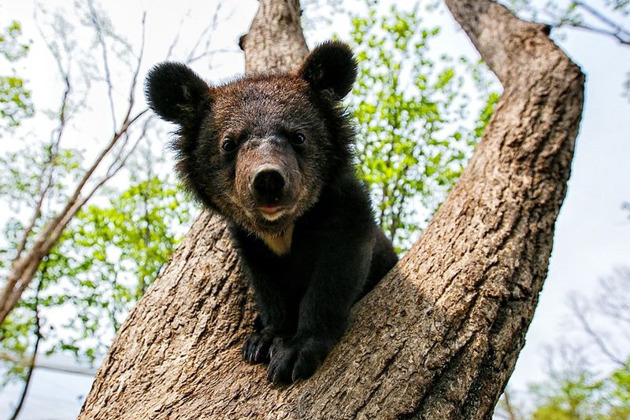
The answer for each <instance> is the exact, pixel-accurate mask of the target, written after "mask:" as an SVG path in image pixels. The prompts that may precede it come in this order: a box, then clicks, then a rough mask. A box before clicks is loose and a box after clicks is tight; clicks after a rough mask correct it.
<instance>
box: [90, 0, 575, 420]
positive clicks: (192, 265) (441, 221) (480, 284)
mask: <svg viewBox="0 0 630 420" xmlns="http://www.w3.org/2000/svg"><path fill="white" fill-rule="evenodd" d="M260 3H261V4H260V10H259V14H258V15H257V17H256V19H255V20H254V23H253V24H252V29H251V31H250V34H249V35H248V36H247V37H245V39H244V43H243V45H244V48H245V51H246V57H247V60H248V71H259V70H260V69H261V68H290V67H293V65H288V64H286V61H284V60H285V58H286V57H288V56H291V57H293V58H291V62H292V63H293V62H294V61H295V60H297V59H298V58H299V56H300V54H296V55H292V54H294V53H295V52H296V51H300V49H301V48H303V44H302V40H303V38H301V37H296V38H295V39H293V38H291V39H293V40H292V41H291V45H292V47H291V48H290V49H288V50H287V53H286V56H285V51H284V50H283V49H284V48H287V47H286V45H287V44H281V43H277V44H273V43H269V42H268V41H263V40H259V39H257V40H256V41H254V34H256V33H264V31H272V33H271V34H268V35H265V37H266V38H265V39H272V40H278V39H283V38H282V37H283V36H286V37H288V38H289V37H290V36H289V34H293V33H295V32H296V31H298V32H299V23H298V22H297V21H296V19H297V17H296V16H297V8H298V7H297V6H298V5H297V2H296V1H288V0H285V1H275V2H274V1H271V0H266V1H265V0H261V2H260ZM447 4H448V6H449V8H450V9H451V10H452V12H453V14H454V16H455V17H456V19H458V21H459V22H460V23H461V24H462V27H463V28H464V30H465V31H466V32H467V33H468V34H469V36H470V37H471V39H472V41H473V42H474V43H475V45H476V46H477V48H478V49H479V51H480V52H481V54H482V56H483V57H484V58H485V59H486V61H487V62H488V64H489V65H490V66H491V68H492V69H493V70H494V71H495V72H496V73H497V75H498V76H499V78H500V80H501V81H502V82H503V84H504V88H505V89H504V95H503V97H502V99H501V101H500V103H499V105H498V107H497V110H496V113H495V115H494V117H493V118H492V120H491V122H490V124H489V125H488V128H487V132H486V134H485V135H484V138H483V140H482V142H481V143H480V144H479V146H478V149H477V151H476V153H475V155H474V156H473V158H472V159H471V161H470V163H469V165H468V167H467V169H466V171H465V172H464V174H463V175H462V178H461V180H460V181H459V183H458V184H457V185H456V187H455V188H454V189H453V191H452V193H451V194H450V196H449V197H448V199H447V200H446V201H445V203H444V204H443V205H442V206H441V208H440V209H439V211H438V212H437V214H436V216H435V217H434V219H433V221H432V222H431V223H430V225H429V226H428V228H427V229H426V230H425V232H424V233H423V235H422V237H421V239H420V240H419V241H418V243H416V244H415V245H414V246H413V247H412V249H411V250H410V251H409V253H408V254H407V255H406V256H405V258H404V259H403V260H401V261H400V263H399V264H398V265H397V266H396V267H395V268H394V269H393V270H392V272H391V273H390V274H389V275H388V276H387V277H386V278H385V279H384V280H383V281H382V282H381V283H380V284H379V285H378V286H377V288H376V289H375V290H374V291H373V292H372V293H370V294H369V295H368V296H367V297H366V298H365V299H363V300H362V301H361V302H359V304H357V305H356V307H355V310H354V312H353V319H352V325H351V328H350V331H349V332H348V333H347V334H346V336H345V337H344V338H343V340H342V341H341V342H340V343H339V344H338V345H337V346H336V347H335V349H334V350H333V352H332V353H331V354H330V356H329V357H328V359H327V360H326V363H325V364H324V366H323V367H322V368H321V370H320V371H319V372H318V373H317V374H316V375H315V376H314V377H313V378H311V379H309V380H307V381H305V382H302V383H298V384H295V385H293V386H290V387H288V388H274V387H272V386H270V385H269V384H268V383H267V381H266V375H265V367H264V366H260V365H259V366H251V365H248V364H246V363H244V362H243V361H242V358H241V350H240V349H241V345H242V342H243V339H244V337H245V334H246V332H247V331H248V329H249V328H250V327H251V324H252V318H253V309H252V305H251V300H249V299H248V296H247V292H246V290H247V288H246V286H245V284H244V282H243V280H242V279H241V278H240V276H239V272H238V271H239V270H238V269H237V263H236V261H237V258H236V254H235V252H234V251H233V250H232V249H231V248H230V245H229V239H228V238H227V236H226V230H225V226H224V224H223V222H221V221H220V220H219V219H218V217H216V216H211V215H209V214H207V213H204V214H202V215H201V217H200V218H199V219H198V220H197V222H196V223H195V225H194V226H193V228H192V229H191V232H190V233H189V235H188V237H187V238H186V240H185V241H184V243H183V244H182V246H181V247H180V249H179V250H178V251H177V253H176V255H175V257H174V258H173V260H172V261H171V263H170V264H169V266H168V267H167V269H166V270H165V272H164V274H163V275H162V276H161V278H160V279H158V281H157V282H156V283H155V284H154V285H153V286H152V287H151V288H150V290H149V291H148V292H147V294H146V295H145V297H144V298H143V299H142V301H141V302H140V303H139V304H138V306H137V307H136V308H135V310H134V311H132V314H131V315H130V317H129V319H128V320H127V321H126V322H125V324H124V325H123V326H122V328H121V330H120V332H119V335H118V337H117V338H116V340H115V342H114V344H113V345H112V347H111V349H110V353H109V356H108V357H107V359H106V360H105V362H104V364H103V366H102V367H101V369H100V371H99V373H98V375H97V377H96V380H95V382H94V387H93V389H92V391H91V392H90V395H89V396H88V399H87V401H86V403H85V405H84V407H83V411H82V414H81V416H80V418H81V419H97V418H118V419H143V418H151V419H169V418H177V419H193V418H194V419H198V418H228V419H236V418H238V419H246V418H251V419H289V418H290V419H296V418H300V419H374V418H383V419H390V418H398V419H412V418H423V419H487V418H489V417H490V415H491V413H492V411H493V408H494V405H495V403H496V401H497V399H498V397H499V395H500V393H501V392H502V390H503V387H504V385H505V383H506V382H507V379H508V378H509V376H510V374H511V372H512V369H513V367H514V364H515V361H516V358H517V356H518V353H519V351H520V349H521V348H522V346H523V344H524V335H525V332H526V329H527V327H528V325H529V323H530V321H531V318H532V315H533V311H534V308H535V306H536V303H537V300H538V293H539V292H540V290H541V287H542V284H543V281H544V278H545V276H546V273H547V262H548V259H549V254H550V251H551V244H552V237H553V228H554V223H555V220H556V217H557V214H558V210H559V208H560V205H561V203H562V200H563V198H564V195H565V191H566V182H567V179H568V177H569V173H570V163H571V158H572V154H573V146H574V140H575V136H576V134H577V129H578V124H579V119H580V115H581V111H582V99H583V76H582V74H581V73H580V71H579V69H578V68H577V67H576V66H575V65H574V64H572V63H571V61H570V60H569V59H568V58H567V57H566V56H565V55H564V54H563V53H562V52H561V51H560V50H559V49H558V48H557V47H556V46H555V45H553V43H552V42H551V41H550V40H549V39H548V37H547V35H546V34H545V32H544V30H543V27H541V26H540V25H536V24H531V23H526V22H522V21H520V20H518V19H516V18H515V17H514V16H513V15H511V14H510V13H509V12H508V11H507V10H506V9H505V8H503V7H502V6H499V5H497V4H495V3H492V2H490V1H483V0H460V1H457V0H450V1H448V0H447ZM272 7H273V8H279V9H282V10H274V12H273V13H272V12H271V11H270V10H271V9H266V8H272ZM274 16H276V17H277V16H290V18H283V19H282V20H271V21H269V20H265V19H272V17H274ZM260 26H264V31H262V32H257V31H259V30H260ZM274 28H275V29H274ZM273 31H281V32H282V33H276V32H273ZM288 38H287V39H288ZM269 49H271V50H269ZM256 52H259V53H260V54H262V55H263V56H262V57H258V58H256V59H254V56H255V53H256ZM302 55H303V54H302ZM252 60H255V61H256V62H255V63H252V62H251V61H252ZM261 63H263V64H261ZM272 63H280V64H279V65H277V67H274V66H272V65H271V64H272ZM283 63H284V64H283ZM261 65H262V66H263V67H261Z"/></svg>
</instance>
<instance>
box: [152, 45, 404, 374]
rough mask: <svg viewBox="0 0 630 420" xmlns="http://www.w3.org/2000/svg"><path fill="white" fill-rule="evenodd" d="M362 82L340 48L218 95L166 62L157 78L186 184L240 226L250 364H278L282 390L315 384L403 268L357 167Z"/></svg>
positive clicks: (273, 370)
mask: <svg viewBox="0 0 630 420" xmlns="http://www.w3.org/2000/svg"><path fill="white" fill-rule="evenodd" d="M355 76H356V63H355V61H354V59H353V57H352V53H351V51H350V50H349V49H348V47H347V46H345V45H344V44H341V43H335V42H331V43H326V44H324V45H322V46H320V47H319V48H317V49H316V50H314V51H313V53H311V54H310V55H309V56H308V57H307V59H306V60H305V62H304V63H303V65H302V66H301V68H300V69H299V70H298V71H296V72H295V73H293V74H281V75H262V76H256V77H246V78H242V79H239V80H236V81H233V82H231V83H228V84H226V85H223V86H218V87H210V86H207V85H206V84H205V83H204V82H203V81H202V80H201V79H200V78H199V77H198V76H197V75H195V74H194V73H193V72H192V71H191V70H190V69H188V68H187V67H185V66H183V65H181V64H174V63H165V64H162V65H160V66H158V67H156V68H155V69H153V70H152V71H151V73H150V74H149V76H148V79H147V97H148V99H149V103H150V104H151V107H152V108H153V109H154V110H155V111H156V112H157V113H158V114H159V115H160V116H162V117H163V118H164V119H166V120H169V121H172V122H174V123H176V124H178V125H179V132H178V135H179V136H178V138H177V140H176V141H175V142H174V144H173V148H174V150H175V151H176V152H177V158H178V163H177V169H178V172H179V174H180V176H181V178H182V179H183V180H184V181H185V184H186V186H187V188H188V189H190V190H191V191H192V192H194V193H195V195H196V197H198V198H199V199H200V200H201V202H202V203H203V204H204V205H205V206H206V207H208V208H210V209H213V210H215V211H217V212H218V213H220V214H221V215H223V216H224V217H225V218H226V219H227V220H228V221H229V222H230V226H231V232H232V236H233V238H234V241H235V244H236V246H237V247H238V249H239V251H240V254H241V257H242V261H243V266H244V269H245V271H246V273H247V274H248V277H249V280H250V282H251V285H252V286H253V288H254V292H255V296H256V302H257V306H258V310H259V313H260V321H261V324H262V325H260V328H259V329H258V330H257V331H256V332H254V333H252V334H251V335H250V337H249V338H248V340H247V341H246V343H245V345H244V347H243V354H244V357H245V359H246V360H248V361H249V362H252V363H258V362H269V368H268V376H269V379H270V380H271V381H273V382H279V383H286V382H291V381H295V380H298V379H300V378H306V377H308V376H310V375H311V374H313V372H315V370H316V369H317V367H318V366H319V365H320V364H321V363H322V362H323V360H324V358H325V357H326V355H327V354H328V352H329V351H330V348H331V347H332V346H333V345H334V343H336V342H337V341H338V340H339V338H340V337H341V335H342V334H343V332H344V331H345V329H346V326H347V319H348V314H349V310H350V307H351V305H352V303H353V302H355V301H356V300H357V299H358V298H360V297H361V296H362V295H363V294H364V293H366V292H367V291H368V290H370V289H371V288H372V286H373V285H374V284H375V283H376V282H377V281H378V280H379V279H380V278H381V277H382V276H383V275H384V274H385V273H386V272H387V271H388V270H389V269H390V268H391V267H392V266H393V265H394V264H395V262H396V255H395V253H394V251H393V249H392V247H391V244H390V243H389V242H388V241H387V240H386V239H385V236H384V235H383V233H382V232H381V231H380V230H379V229H378V228H377V227H376V225H375V223H374V219H373V216H372V212H371V206H370V201H369V197H368V195H367V192H366V190H365V188H364V187H363V186H362V185H361V184H360V183H359V181H358V180H357V179H356V176H355V175H354V168H353V167H352V153H351V144H352V141H353V132H352V129H351V127H350V124H349V120H348V116H347V114H346V113H345V111H344V109H343V107H342V105H341V103H340V100H341V99H342V98H343V97H344V96H346V95H347V94H348V93H349V91H350V90H351V88H352V83H353V82H354V78H355Z"/></svg>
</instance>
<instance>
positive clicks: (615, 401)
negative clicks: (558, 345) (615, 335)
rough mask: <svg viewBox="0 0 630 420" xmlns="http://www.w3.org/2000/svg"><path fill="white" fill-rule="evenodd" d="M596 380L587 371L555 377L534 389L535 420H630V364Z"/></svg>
mask: <svg viewBox="0 0 630 420" xmlns="http://www.w3.org/2000/svg"><path fill="white" fill-rule="evenodd" d="M628 362H629V363H627V364H626V366H623V367H620V368H618V369H617V370H614V371H613V372H611V373H610V374H609V375H606V376H604V377H603V378H599V379H598V378H597V376H596V375H594V374H593V373H592V372H590V371H588V370H587V369H580V370H576V371H565V372H562V373H558V374H553V375H552V376H551V378H550V379H549V380H548V381H546V382H542V383H539V384H536V385H534V386H533V387H532V392H533V394H534V395H535V396H536V400H537V404H536V405H537V408H536V409H535V411H534V412H533V414H532V419H533V420H591V419H592V420H627V419H628V418H630V360H629V361H628Z"/></svg>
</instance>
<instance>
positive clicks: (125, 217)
mask: <svg viewBox="0 0 630 420" xmlns="http://www.w3.org/2000/svg"><path fill="white" fill-rule="evenodd" d="M189 210H190V208H189V206H188V205H187V203H186V199H185V198H184V197H183V195H182V192H181V189H179V188H177V187H176V186H174V185H173V184H171V183H170V180H169V179H168V178H162V177H158V176H152V177H151V178H149V179H148V180H144V181H139V182H136V183H134V184H132V185H131V186H130V187H129V188H128V189H127V190H125V191H124V192H123V193H122V194H120V195H119V196H116V197H112V198H110V199H109V200H108V203H107V204H106V205H90V206H88V207H87V208H84V209H83V210H81V211H80V212H79V214H78V215H77V217H76V219H75V221H73V223H72V225H71V226H70V227H69V229H67V230H66V231H65V232H64V234H63V237H62V239H61V241H60V242H59V244H58V246H57V247H56V248H55V249H54V251H53V252H52V253H51V254H50V256H49V257H48V259H47V261H46V262H45V264H46V265H47V269H46V275H47V276H48V277H49V278H47V279H46V281H47V282H56V285H57V287H62V289H64V290H72V293H61V294H59V293H57V291H56V290H54V289H48V291H49V293H48V294H47V293H42V297H41V298H40V299H42V301H44V302H49V303H51V304H53V305H66V306H67V307H68V306H69V307H70V308H71V311H72V312H73V313H74V314H75V315H76V316H74V317H69V318H68V319H69V320H68V323H67V324H66V325H65V327H66V328H67V329H68V331H72V334H67V333H66V335H67V337H61V338H60V340H59V341H58V343H57V344H56V346H54V347H53V349H59V350H65V351H71V352H73V353H75V354H82V355H83V356H85V357H87V359H89V360H93V359H94V358H95V357H99V356H103V355H104V353H105V351H106V350H107V347H108V346H109V343H110V342H111V339H112V338H113V336H114V334H115V332H116V331H117V330H118V328H120V325H121V323H122V321H123V320H124V318H125V317H126V315H127V313H128V312H129V310H130V309H131V307H132V306H133V304H134V303H135V302H136V301H137V300H138V299H139V298H140V297H142V295H143V294H144V292H145V291H146V289H147V287H148V286H149V285H150V284H151V283H152V282H153V280H154V279H155V278H156V277H157V275H158V273H159V272H160V269H161V268H162V267H163V266H164V264H165V263H166V262H167V261H168V259H169V258H170V256H171V254H172V252H173V251H174V249H175V246H176V245H177V243H178V241H179V239H180V238H181V237H182V235H183V228H182V227H183V226H186V225H187V224H188V222H189V220H190V211H189ZM178 227H179V228H180V229H179V231H178V230H177V228H178ZM59 279H62V280H61V281H59ZM46 299H48V300H46Z"/></svg>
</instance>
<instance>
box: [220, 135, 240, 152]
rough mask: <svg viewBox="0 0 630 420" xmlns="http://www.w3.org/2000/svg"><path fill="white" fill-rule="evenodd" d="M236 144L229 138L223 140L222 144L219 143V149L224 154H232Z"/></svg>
mask: <svg viewBox="0 0 630 420" xmlns="http://www.w3.org/2000/svg"><path fill="white" fill-rule="evenodd" d="M236 146H237V144H236V142H235V141H234V140H232V139H231V138H230V137H226V138H224V139H223V142H222V143H221V149H223V151H224V152H226V153H232V152H234V151H235V150H236Z"/></svg>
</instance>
